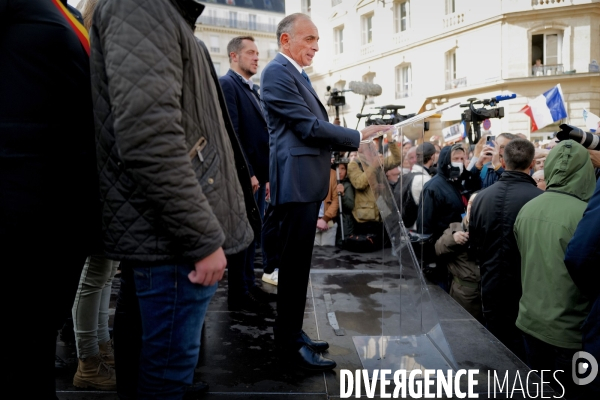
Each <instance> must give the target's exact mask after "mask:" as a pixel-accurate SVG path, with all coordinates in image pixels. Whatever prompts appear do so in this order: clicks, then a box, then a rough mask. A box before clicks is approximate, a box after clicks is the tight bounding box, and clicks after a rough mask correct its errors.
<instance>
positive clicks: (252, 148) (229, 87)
mask: <svg viewBox="0 0 600 400" xmlns="http://www.w3.org/2000/svg"><path fill="white" fill-rule="evenodd" d="M219 82H220V83H221V87H222V88H223V95H224V96H225V102H226V103H227V110H228V111H229V117H230V118H231V123H232V124H233V129H234V130H235V132H236V133H237V134H238V138H239V139H240V143H241V145H242V149H243V150H244V154H245V155H246V160H247V161H248V168H249V170H250V176H256V179H258V182H259V183H260V184H261V185H262V184H264V183H265V182H268V181H269V131H268V130H267V122H266V121H265V117H264V116H263V114H262V111H261V109H260V107H259V105H258V103H257V101H256V99H255V98H254V93H252V90H251V89H250V87H249V86H248V85H247V84H245V83H244V82H242V81H241V79H240V78H239V76H238V75H237V74H236V73H235V72H233V71H232V70H229V71H228V72H227V74H225V75H223V76H222V77H220V78H219ZM259 101H260V100H259Z"/></svg>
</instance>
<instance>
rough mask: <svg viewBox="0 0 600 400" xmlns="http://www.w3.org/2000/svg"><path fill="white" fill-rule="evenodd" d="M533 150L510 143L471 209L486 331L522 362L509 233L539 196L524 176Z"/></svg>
mask: <svg viewBox="0 0 600 400" xmlns="http://www.w3.org/2000/svg"><path fill="white" fill-rule="evenodd" d="M534 154H535V148H534V147H533V144H532V143H531V142H529V141H527V140H523V139H514V140H512V141H511V142H510V143H508V144H507V145H506V147H505V149H504V157H503V158H502V159H501V162H502V167H503V168H504V170H505V171H504V173H503V174H502V176H501V177H500V180H499V181H498V182H497V183H495V184H494V185H492V186H490V187H488V188H487V189H484V190H482V191H481V193H480V194H479V195H478V196H477V198H476V199H475V202H474V203H473V207H472V210H471V223H470V225H469V230H470V238H471V240H472V241H473V243H474V245H475V247H476V249H477V253H478V258H479V262H480V264H479V268H480V273H481V293H482V302H483V315H484V318H485V321H486V326H487V328H488V329H489V331H490V332H491V333H492V334H494V336H496V337H497V338H498V340H500V341H501V342H502V343H504V345H505V346H506V347H508V348H509V349H510V350H511V351H512V352H513V353H515V354H516V355H517V356H518V357H519V358H521V359H522V360H524V359H525V349H524V347H523V339H522V337H521V332H520V331H519V330H518V329H517V328H516V326H515V321H516V320H517V315H518V311H519V299H520V298H521V256H520V254H519V249H518V247H517V242H516V240H515V236H514V234H513V225H514V223H515V219H516V218H517V215H518V214H519V211H520V210H521V207H523V205H525V203H527V202H528V201H529V200H531V199H533V198H534V197H537V196H539V195H540V194H542V193H543V191H542V190H540V189H538V188H537V187H536V183H535V181H534V180H533V179H532V178H531V177H530V176H529V170H530V168H532V166H533V164H534V161H533V156H534Z"/></svg>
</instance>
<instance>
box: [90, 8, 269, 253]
mask: <svg viewBox="0 0 600 400" xmlns="http://www.w3.org/2000/svg"><path fill="white" fill-rule="evenodd" d="M140 7H143V9H144V11H143V12H134V10H139V8H140ZM203 8H204V7H203V6H201V5H199V4H198V3H195V2H192V1H189V0H173V1H158V0H152V1H150V0H122V1H112V2H101V3H99V4H98V6H97V8H96V11H95V12H94V19H93V24H92V30H91V43H92V88H93V98H94V105H95V109H94V113H95V121H96V137H97V154H98V168H99V170H100V191H101V196H102V199H103V210H102V217H103V228H104V229H103V230H104V233H105V235H104V245H105V249H106V252H107V256H108V257H110V258H111V259H116V260H131V261H139V262H144V263H165V262H187V263H190V262H196V261H198V260H201V259H203V258H205V257H206V256H208V255H210V254H212V253H213V252H214V251H216V250H217V249H218V248H219V247H223V250H224V251H225V253H226V254H233V253H238V252H240V251H242V250H244V249H245V248H246V247H248V245H249V244H250V243H251V242H252V239H253V234H252V228H251V226H250V224H249V222H248V219H249V218H250V219H251V221H253V222H254V223H257V224H258V227H260V216H259V215H258V210H257V207H256V203H255V201H254V196H253V194H252V188H251V185H250V175H249V173H248V169H247V165H246V162H245V160H244V156H243V153H242V150H241V147H240V144H239V141H238V140H237V136H236V134H235V132H234V131H233V127H232V125H231V121H230V120H229V117H228V113H227V107H226V105H225V99H224V98H223V94H222V92H221V86H220V85H219V81H218V77H217V75H216V73H215V71H214V68H213V65H212V61H211V59H210V56H209V54H208V50H207V49H206V47H205V46H204V44H203V43H202V42H200V41H199V40H198V39H197V38H196V37H195V36H194V31H193V26H194V24H195V21H196V19H197V18H198V16H199V14H200V13H201V11H202V9H203ZM157 32H159V33H158V34H157ZM238 177H239V178H238ZM246 205H248V206H249V208H250V212H248V214H247V210H246ZM258 229H260V228H258Z"/></svg>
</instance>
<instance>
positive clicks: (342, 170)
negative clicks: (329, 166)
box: [338, 164, 347, 181]
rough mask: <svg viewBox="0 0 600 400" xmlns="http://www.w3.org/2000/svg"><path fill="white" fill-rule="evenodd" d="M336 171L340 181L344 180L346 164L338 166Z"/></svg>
mask: <svg viewBox="0 0 600 400" xmlns="http://www.w3.org/2000/svg"><path fill="white" fill-rule="evenodd" d="M338 171H339V172H340V181H342V180H344V179H346V172H347V171H346V164H340V165H338Z"/></svg>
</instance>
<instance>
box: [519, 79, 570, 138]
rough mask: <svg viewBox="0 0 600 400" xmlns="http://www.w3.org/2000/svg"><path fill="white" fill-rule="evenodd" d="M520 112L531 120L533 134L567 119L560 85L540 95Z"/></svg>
mask: <svg viewBox="0 0 600 400" xmlns="http://www.w3.org/2000/svg"><path fill="white" fill-rule="evenodd" d="M519 112H523V113H525V114H527V115H528V116H529V118H531V132H535V131H537V130H538V129H541V128H543V127H545V126H547V125H550V124H551V123H553V122H556V121H558V120H560V119H563V118H567V107H566V106H565V100H564V96H563V93H562V89H561V88H560V83H559V84H558V85H556V86H554V87H553V88H552V89H550V90H548V91H547V92H544V94H540V95H539V96H538V97H536V98H535V99H533V100H532V101H531V102H530V103H529V104H528V105H526V106H525V107H523V108H522V109H521V110H519Z"/></svg>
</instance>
